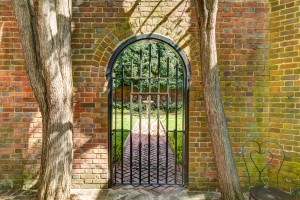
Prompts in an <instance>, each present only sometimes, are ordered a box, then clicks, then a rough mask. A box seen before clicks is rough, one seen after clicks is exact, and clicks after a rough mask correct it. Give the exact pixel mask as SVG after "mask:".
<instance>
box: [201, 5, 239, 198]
mask: <svg viewBox="0 0 300 200" xmlns="http://www.w3.org/2000/svg"><path fill="white" fill-rule="evenodd" d="M195 3H196V13H197V23H198V27H199V30H200V31H199V34H200V35H199V37H200V49H201V53H200V54H201V55H200V56H201V71H202V86H203V91H204V102H205V111H206V115H207V120H208V127H209V131H210V134H211V140H212V141H211V142H212V146H213V151H214V154H215V159H216V165H217V169H218V174H219V182H220V188H221V193H222V197H223V199H225V200H241V199H243V194H242V190H241V186H240V181H239V177H238V175H237V171H236V167H235V163H234V159H233V154H232V149H231V144H230V138H229V133H228V128H227V125H226V119H225V115H224V111H223V106H222V99H221V95H220V84H219V77H218V65H217V50H216V39H215V27H216V17H217V10H218V0H196V1H195Z"/></svg>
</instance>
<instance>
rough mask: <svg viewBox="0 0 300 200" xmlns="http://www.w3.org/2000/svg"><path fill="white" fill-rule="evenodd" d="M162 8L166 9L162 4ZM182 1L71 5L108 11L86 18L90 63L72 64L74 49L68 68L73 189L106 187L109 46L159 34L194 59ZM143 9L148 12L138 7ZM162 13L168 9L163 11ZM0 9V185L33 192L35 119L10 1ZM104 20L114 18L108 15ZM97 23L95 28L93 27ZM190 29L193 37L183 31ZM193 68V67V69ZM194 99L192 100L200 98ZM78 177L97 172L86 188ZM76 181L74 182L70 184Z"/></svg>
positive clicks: (38, 135)
mask: <svg viewBox="0 0 300 200" xmlns="http://www.w3.org/2000/svg"><path fill="white" fill-rule="evenodd" d="M162 4H164V6H165V7H161V5H162ZM189 4H190V2H189V1H186V2H185V1H180V2H178V3H174V2H173V1H170V2H163V1H157V2H144V1H141V0H138V1H115V2H108V1H105V2H104V1H101V2H99V1H95V2H90V3H89V2H82V1H78V2H74V7H75V8H77V7H78V10H79V11H80V12H81V11H82V10H84V9H86V5H90V6H92V7H93V8H94V10H97V8H99V10H102V9H104V8H106V9H107V10H108V11H105V12H107V13H106V15H105V16H104V15H101V12H100V11H99V13H95V16H93V17H94V18H95V19H96V20H95V23H94V24H93V25H95V27H96V29H95V27H93V29H94V34H95V36H97V38H99V41H95V44H97V45H96V48H97V49H92V50H93V53H92V58H93V60H92V59H90V57H89V56H90V55H88V54H89V53H86V55H85V58H84V59H85V61H87V63H91V62H92V63H93V64H92V65H90V64H85V62H81V63H80V65H77V63H76V56H78V55H79V54H80V53H81V52H80V51H78V50H77V49H76V48H73V51H74V54H73V60H74V61H75V62H74V64H73V65H74V86H75V99H74V100H75V101H74V135H75V138H74V141H75V143H74V165H73V166H74V167H73V169H74V173H73V185H74V186H75V187H76V185H80V184H87V185H88V186H89V187H93V186H91V185H90V184H100V185H99V187H107V182H108V175H107V174H108V163H107V154H108V133H107V130H108V123H107V120H108V116H107V88H106V87H107V83H106V81H105V71H106V65H107V63H108V61H109V58H110V55H111V54H112V53H113V49H115V48H116V47H117V45H119V44H120V42H122V41H124V40H125V39H127V38H128V37H131V36H134V35H137V34H142V33H158V34H162V35H165V36H167V37H168V36H169V37H171V38H172V39H173V40H174V41H175V42H177V43H178V44H179V46H181V47H182V48H184V50H185V51H186V53H187V55H193V54H195V55H197V51H194V52H193V53H192V50H191V47H192V45H191V44H194V45H195V42H194V43H192V42H193V41H195V38H196V37H197V36H195V35H192V34H196V32H195V31H192V30H190V27H189V26H190V25H189V24H190V23H191V21H190V18H189V17H186V15H190V14H187V13H190V12H191V8H190V5H189ZM147 5H148V6H147ZM116 7H117V8H118V11H117V12H115V13H113V12H109V9H114V8H116ZM100 8H101V9H100ZM144 8H147V9H146V10H144ZM165 8H168V9H166V10H164V9H165ZM0 10H1V11H5V12H2V13H1V16H0V17H1V20H0V27H1V29H0V36H1V37H0V40H1V48H0V53H1V57H0V58H1V60H0V62H1V66H0V69H1V70H0V79H1V81H0V88H1V93H0V98H1V99H2V103H1V104H0V116H1V117H0V122H1V124H0V133H1V136H0V161H1V162H0V179H1V180H0V188H22V187H23V188H35V187H36V183H37V178H38V174H39V166H40V156H41V146H42V123H41V122H42V120H41V115H40V112H39V110H38V105H37V103H36V100H35V98H34V95H33V93H32V90H31V86H30V83H29V81H28V78H27V75H26V72H25V67H24V58H23V55H22V49H21V44H20V39H19V34H18V29H17V28H16V27H17V25H16V23H15V22H14V20H15V18H14V16H13V11H12V8H11V5H10V1H9V0H5V1H1V2H0ZM75 10H76V9H75ZM102 11H103V12H104V10H102ZM110 15H113V18H111V16H110ZM88 17H89V16H88ZM88 17H87V18H88ZM82 18H84V16H83V17H82ZM77 19H78V20H79V21H75V22H74V25H75V27H76V26H77V25H78V24H79V23H80V22H81V21H80V20H81V19H80V17H78V18H77V17H76V16H75V17H74V20H77ZM97 19H98V20H100V21H101V23H98V22H97ZM114 20H116V21H114ZM86 24H88V23H86ZM105 24H106V26H104V25H105ZM97 26H99V28H100V27H101V30H100V29H99V30H100V33H99V32H97V31H98V30H97ZM103 26H104V28H103ZM189 31H190V32H191V33H192V34H189V33H188V32H189ZM79 32H84V28H82V29H80V28H75V30H74V36H75V37H73V43H72V45H73V44H74V43H75V42H74V41H75V40H76V33H79ZM87 35H88V34H87ZM89 42H90V40H88V41H87V42H86V43H87V45H90V44H89ZM91 48H93V47H91ZM87 49H88V48H87ZM95 50H96V53H95ZM87 52H88V51H87ZM198 55H199V54H198ZM89 59H90V60H89ZM196 60H197V56H195V57H193V59H191V60H190V61H191V62H193V64H194V65H197V64H198V63H197V61H196ZM77 67H78V68H79V67H86V68H88V69H89V70H90V71H91V72H92V73H79V74H77V72H78V71H76V69H77ZM196 68H197V67H196ZM196 68H195V70H198V69H196ZM194 74H197V72H196V73H194ZM195 77H196V76H195ZM196 79H197V78H196ZM89 80H91V81H89ZM89 92H91V93H93V92H94V94H93V95H94V96H93V98H92V100H91V102H89V101H88V100H90V99H88V98H86V97H84V96H83V93H89ZM197 98H198V100H199V98H200V97H197ZM87 99H88V100H87ZM90 156H91V157H90ZM90 162H91V163H90ZM83 173H86V174H96V175H95V176H93V177H94V179H92V182H91V183H89V182H88V180H87V179H88V178H87V179H83V178H82V177H80V176H81V175H80V174H83ZM99 174H100V175H99ZM76 177H79V178H78V179H76ZM76 181H78V182H76ZM97 187H98V186H97Z"/></svg>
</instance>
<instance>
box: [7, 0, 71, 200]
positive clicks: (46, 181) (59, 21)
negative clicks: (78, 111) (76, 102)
mask: <svg viewBox="0 0 300 200" xmlns="http://www.w3.org/2000/svg"><path fill="white" fill-rule="evenodd" d="M11 2H12V6H13V9H14V13H15V16H16V18H17V23H18V26H19V32H20V37H21V42H22V47H23V52H24V59H25V65H26V71H27V75H28V77H29V80H30V82H31V86H32V88H33V92H34V95H35V97H36V99H37V102H38V104H39V108H40V111H41V114H42V119H43V147H42V157H41V170H40V178H39V193H38V199H39V200H46V199H47V200H51V199H56V200H67V199H69V198H70V187H71V170H72V161H73V154H72V150H73V107H72V104H73V102H72V101H73V100H72V96H73V92H72V89H73V82H72V67H71V17H72V16H71V11H72V9H71V8H72V0H39V1H38V4H39V5H38V13H39V15H38V16H36V14H35V11H34V2H33V0H12V1H11Z"/></svg>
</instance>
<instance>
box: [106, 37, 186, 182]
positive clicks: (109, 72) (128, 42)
mask: <svg viewBox="0 0 300 200" xmlns="http://www.w3.org/2000/svg"><path fill="white" fill-rule="evenodd" d="M141 40H155V41H159V42H162V43H165V44H167V45H169V46H170V47H172V48H173V49H174V50H175V51H176V52H177V53H178V55H179V57H180V58H181V61H182V63H183V64H184V67H185V68H184V80H185V81H184V90H183V100H184V106H183V108H184V110H183V112H184V117H183V119H184V122H183V124H184V126H185V132H186V134H185V137H184V138H183V143H184V145H183V148H184V149H183V169H184V170H183V179H182V185H187V183H188V130H189V122H188V115H189V83H190V80H191V73H190V65H189V62H188V59H187V57H186V55H185V54H184V52H183V50H182V49H181V48H180V47H179V46H178V45H177V44H175V43H174V42H173V41H172V40H170V39H169V38H166V37H164V36H161V35H157V34H144V35H139V36H135V37H132V38H129V39H128V40H126V41H125V42H123V43H122V44H121V45H120V46H119V47H118V48H117V49H116V50H115V52H114V53H113V54H112V56H111V58H110V60H109V63H108V67H107V70H106V79H107V81H108V83H109V84H108V122H109V123H108V143H109V155H108V164H109V183H108V184H109V187H111V186H112V182H113V173H112V172H113V168H112V167H113V165H112V138H111V132H112V117H113V116H112V99H113V97H112V94H113V91H112V89H113V86H112V71H113V67H114V64H115V61H116V60H117V58H118V56H119V55H120V53H121V52H122V51H123V50H124V49H125V48H126V47H127V46H129V45H131V44H133V43H135V42H138V41H141ZM177 68H178V67H177ZM122 71H123V73H124V68H123V69H122ZM131 71H132V70H131ZM176 73H178V69H176ZM131 85H132V84H131ZM122 87H124V81H123V82H122ZM131 89H132V88H131ZM176 91H177V90H176ZM149 93H150V92H149ZM122 96H123V93H122ZM176 96H178V91H177V92H176ZM158 98H159V97H158ZM139 100H140V99H139ZM130 102H132V96H131V97H130ZM122 106H123V103H122ZM158 115H159V113H158ZM176 115H177V112H176ZM167 116H168V115H167ZM175 119H176V120H177V117H175ZM130 121H132V120H130ZM131 123H132V122H131ZM121 124H122V125H121V126H122V130H123V120H122V121H121ZM167 124H168V123H167ZM175 124H177V123H175ZM130 126H131V127H132V124H131V125H130ZM167 132H168V131H167ZM130 134H131V133H130ZM167 134H168V133H167ZM175 134H176V131H175ZM122 136H123V134H122ZM157 137H158V139H159V134H158V135H157ZM130 138H131V137H130ZM122 139H123V138H122ZM131 143H132V141H131V140H130V144H131ZM130 146H132V145H130ZM158 148H159V147H158ZM148 155H150V154H148ZM175 158H176V156H175ZM157 159H159V158H157ZM122 164H123V162H122ZM148 165H149V163H148ZM175 165H176V161H175ZM130 166H132V160H130ZM131 173H132V171H131ZM157 173H159V172H157ZM175 174H176V173H175ZM139 175H140V176H141V174H139ZM175 176H176V175H175ZM131 177H132V176H131ZM167 179H168V177H167V175H166V181H167ZM175 183H176V178H175ZM140 184H141V183H140Z"/></svg>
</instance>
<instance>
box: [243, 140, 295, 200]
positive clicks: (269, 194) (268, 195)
mask: <svg viewBox="0 0 300 200" xmlns="http://www.w3.org/2000/svg"><path fill="white" fill-rule="evenodd" d="M251 143H252V145H253V146H252V149H253V150H251V151H249V152H247V151H246V149H247V148H249V147H247V145H249V144H251ZM266 145H271V146H277V147H278V148H279V150H280V151H281V153H282V159H281V160H279V161H280V164H278V165H279V167H278V169H277V170H275V171H276V183H277V188H274V187H269V186H268V184H267V183H266V182H265V181H264V179H263V173H267V172H266V169H268V168H269V167H270V165H273V163H274V161H275V159H274V155H273V153H272V152H271V151H269V150H267V149H266V148H265V146H266ZM255 146H257V147H256V148H255ZM247 153H248V155H249V157H247V158H248V161H249V162H248V163H247V161H246V155H247ZM255 155H257V156H260V158H262V160H261V161H260V162H257V161H256V160H255ZM242 156H243V161H244V164H245V166H246V170H247V174H248V182H249V200H294V199H295V198H294V197H293V196H292V195H290V194H288V193H286V192H283V191H282V190H280V189H279V181H278V179H279V173H280V170H281V167H282V165H283V162H284V160H285V152H284V150H283V148H282V147H281V146H280V145H279V144H277V143H275V142H271V141H265V142H261V143H259V142H257V141H254V140H250V141H248V142H246V143H245V144H244V145H243V147H242ZM265 157H266V158H267V159H265ZM249 158H250V159H249ZM250 164H252V166H254V167H252V168H253V169H254V170H255V171H257V173H258V175H257V176H256V177H257V178H258V184H257V181H256V185H255V186H252V187H251V178H252V174H250V171H249V166H250ZM278 165H277V166H278Z"/></svg>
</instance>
